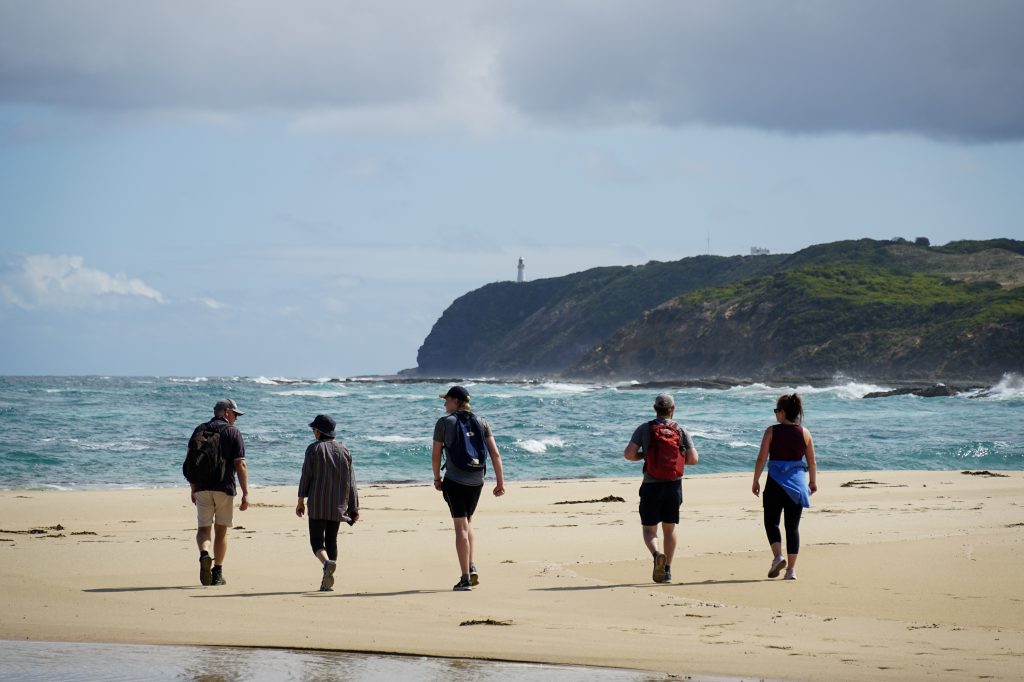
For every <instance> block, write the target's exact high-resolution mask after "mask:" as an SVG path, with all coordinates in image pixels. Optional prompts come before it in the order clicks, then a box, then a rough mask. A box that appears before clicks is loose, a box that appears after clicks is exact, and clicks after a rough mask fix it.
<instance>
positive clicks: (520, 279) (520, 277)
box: [516, 258, 526, 282]
mask: <svg viewBox="0 0 1024 682" xmlns="http://www.w3.org/2000/svg"><path fill="white" fill-rule="evenodd" d="M518 270H519V273H518V274H517V275H516V281H517V282H524V281H526V280H525V279H524V277H523V273H525V272H526V263H524V262H523V259H522V258H520V259H519V267H518Z"/></svg>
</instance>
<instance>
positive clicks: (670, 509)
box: [623, 393, 698, 583]
mask: <svg viewBox="0 0 1024 682" xmlns="http://www.w3.org/2000/svg"><path fill="white" fill-rule="evenodd" d="M675 411H676V403H675V400H674V399H673V398H672V396H670V395H669V394H667V393H662V394H661V395H659V396H658V397H656V398H655V399H654V414H655V419H654V420H652V421H649V422H644V423H643V424H641V425H640V426H638V427H637V428H636V430H635V431H634V432H633V436H632V437H631V438H630V439H629V445H627V446H626V450H625V452H624V453H623V456H624V457H625V458H626V459H628V460H629V461H631V462H638V461H641V460H644V480H643V483H641V484H640V524H641V526H642V527H643V535H644V544H645V545H647V549H648V550H649V551H650V552H651V556H652V557H653V558H654V571H653V574H652V578H653V580H654V582H656V583H668V582H672V555H673V554H675V551H676V525H677V524H678V523H679V507H680V506H681V505H682V503H683V475H682V472H683V464H684V463H685V464H696V463H697V460H698V455H697V449H696V448H694V447H693V440H692V439H691V438H690V434H688V433H687V432H686V430H685V429H683V428H682V427H681V426H679V424H677V423H675V422H674V421H672V416H673V415H674V414H675ZM666 435H667V437H666ZM655 438H656V439H658V441H659V443H658V444H657V446H654V447H659V448H660V447H661V443H663V442H667V443H672V444H673V445H672V448H673V453H672V455H673V457H674V458H675V459H676V461H675V462H671V464H673V465H674V466H676V467H677V468H675V469H672V471H673V473H672V474H670V475H669V477H668V478H666V477H665V474H664V473H663V472H662V470H661V469H660V468H659V469H658V473H659V474H661V476H660V477H656V476H654V475H652V474H651V472H650V471H648V469H649V468H654V467H651V462H647V461H646V460H647V456H648V454H651V453H652V452H653V449H654V448H653V447H652V439H655ZM676 440H678V453H676V452H675V448H676V446H675V445H674V443H675V442H676ZM659 523H660V524H661V529H662V532H663V534H664V536H665V551H664V552H662V551H661V550H660V549H659V548H658V524H659Z"/></svg>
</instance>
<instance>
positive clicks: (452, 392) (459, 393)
mask: <svg viewBox="0 0 1024 682" xmlns="http://www.w3.org/2000/svg"><path fill="white" fill-rule="evenodd" d="M437 397H438V398H455V399H456V400H461V401H462V402H466V401H468V400H469V391H467V390H466V389H465V388H463V387H462V386H452V387H451V388H449V389H448V392H447V393H441V394H439V395H438V396H437Z"/></svg>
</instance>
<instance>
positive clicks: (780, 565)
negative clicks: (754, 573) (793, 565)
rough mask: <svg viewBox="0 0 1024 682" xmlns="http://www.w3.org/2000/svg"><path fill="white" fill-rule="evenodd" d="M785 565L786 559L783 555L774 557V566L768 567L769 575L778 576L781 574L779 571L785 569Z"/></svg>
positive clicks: (771, 576) (770, 576)
mask: <svg viewBox="0 0 1024 682" xmlns="http://www.w3.org/2000/svg"><path fill="white" fill-rule="evenodd" d="M785 567H786V560H785V559H783V558H782V556H777V557H775V558H774V559H772V567H771V568H770V569H768V577H769V578H777V577H778V576H779V573H781V572H782V569H784V568H785Z"/></svg>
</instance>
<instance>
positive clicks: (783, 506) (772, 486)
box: [762, 476, 804, 554]
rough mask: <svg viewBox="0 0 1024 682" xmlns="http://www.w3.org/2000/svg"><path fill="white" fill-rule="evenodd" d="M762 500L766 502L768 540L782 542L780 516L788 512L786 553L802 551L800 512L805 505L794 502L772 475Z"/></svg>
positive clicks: (765, 527)
mask: <svg viewBox="0 0 1024 682" xmlns="http://www.w3.org/2000/svg"><path fill="white" fill-rule="evenodd" d="M767 479H768V480H767V481H766V482H765V485H764V493H762V500H763V504H764V530H765V532H766V533H768V542H770V543H772V544H774V543H776V542H782V533H780V532H779V518H780V517H781V516H782V513H783V512H785V514H786V554H799V553H800V514H802V513H803V511H804V507H803V505H802V504H800V503H799V502H794V501H793V500H792V498H790V496H789V494H788V493H787V492H786V491H785V490H784V489H783V488H782V486H781V485H779V484H778V483H776V482H775V479H774V478H772V477H771V476H768V477H767Z"/></svg>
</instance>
